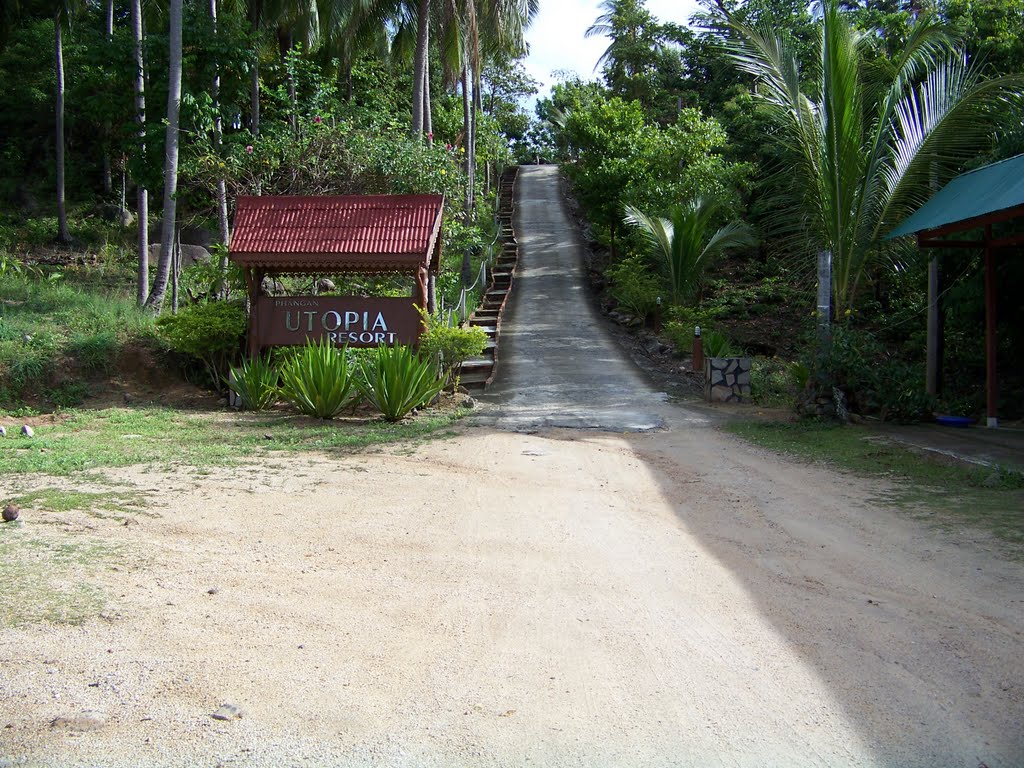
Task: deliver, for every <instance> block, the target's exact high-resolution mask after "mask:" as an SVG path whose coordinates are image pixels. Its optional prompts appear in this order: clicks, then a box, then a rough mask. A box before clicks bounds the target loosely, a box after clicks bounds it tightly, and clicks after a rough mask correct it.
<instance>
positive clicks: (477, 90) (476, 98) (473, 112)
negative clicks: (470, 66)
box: [466, 72, 483, 213]
mask: <svg viewBox="0 0 1024 768" xmlns="http://www.w3.org/2000/svg"><path fill="white" fill-rule="evenodd" d="M472 83H473V89H472V95H473V106H472V108H471V109H470V110H469V146H468V147H466V154H467V155H469V157H468V158H466V167H467V168H468V171H467V172H466V184H467V185H468V186H469V211H468V213H472V212H473V211H475V210H476V124H477V116H478V115H479V114H480V111H481V109H482V108H483V99H482V97H481V87H480V73H479V72H476V73H474V74H473V79H472Z"/></svg>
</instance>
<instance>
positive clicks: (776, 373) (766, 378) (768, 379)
mask: <svg viewBox="0 0 1024 768" xmlns="http://www.w3.org/2000/svg"><path fill="white" fill-rule="evenodd" d="M750 365H751V368H750V397H751V399H752V400H753V401H754V402H755V403H757V404H758V405H768V406H781V405H792V404H793V403H794V395H795V389H796V387H797V378H796V376H794V371H793V364H792V363H786V362H784V361H782V360H779V359H778V358H777V357H770V358H769V357H755V358H753V359H752V360H751V361H750Z"/></svg>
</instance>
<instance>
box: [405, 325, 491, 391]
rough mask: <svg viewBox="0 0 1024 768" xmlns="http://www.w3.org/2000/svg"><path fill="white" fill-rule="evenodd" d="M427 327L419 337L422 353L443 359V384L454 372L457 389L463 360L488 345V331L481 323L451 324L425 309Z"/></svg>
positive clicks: (478, 352)
mask: <svg viewBox="0 0 1024 768" xmlns="http://www.w3.org/2000/svg"><path fill="white" fill-rule="evenodd" d="M421 314H422V315H423V319H424V321H425V322H426V324H427V330H426V332H424V334H423V335H422V336H421V337H420V353H421V354H422V355H424V356H426V357H437V358H438V359H439V360H440V363H441V379H442V381H443V383H444V384H448V383H449V381H451V377H452V375H453V374H454V375H455V382H454V385H453V388H454V389H457V388H458V386H459V376H460V374H461V372H462V364H463V363H464V362H466V360H468V359H469V358H471V357H473V356H474V355H479V354H480V353H481V352H483V351H484V349H485V348H486V347H487V333H486V332H485V331H484V329H483V328H480V327H479V326H475V325H470V326H458V325H448V324H447V323H446V322H444V321H443V320H442V319H440V318H437V317H430V316H429V315H428V314H426V313H425V312H422V310H421Z"/></svg>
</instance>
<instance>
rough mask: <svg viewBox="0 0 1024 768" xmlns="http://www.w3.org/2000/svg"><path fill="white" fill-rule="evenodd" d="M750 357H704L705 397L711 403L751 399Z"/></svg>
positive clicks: (738, 401)
mask: <svg viewBox="0 0 1024 768" xmlns="http://www.w3.org/2000/svg"><path fill="white" fill-rule="evenodd" d="M750 367H751V365H750V358H749V357H707V358H705V359H704V399H705V400H707V401H708V402H711V403H745V402H747V401H748V400H749V399H750Z"/></svg>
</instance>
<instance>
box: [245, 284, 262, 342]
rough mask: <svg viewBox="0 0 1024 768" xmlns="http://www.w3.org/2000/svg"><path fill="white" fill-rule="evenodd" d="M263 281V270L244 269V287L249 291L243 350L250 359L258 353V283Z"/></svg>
mask: <svg viewBox="0 0 1024 768" xmlns="http://www.w3.org/2000/svg"><path fill="white" fill-rule="evenodd" d="M262 282H263V271H262V270H256V269H253V268H252V267H246V269H245V287H246V290H247V291H248V293H249V334H248V336H247V338H246V345H245V351H246V354H248V356H249V359H250V360H254V359H256V358H257V357H259V355H260V342H259V334H258V333H257V323H258V322H259V317H258V309H257V307H258V306H259V297H260V283H262Z"/></svg>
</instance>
